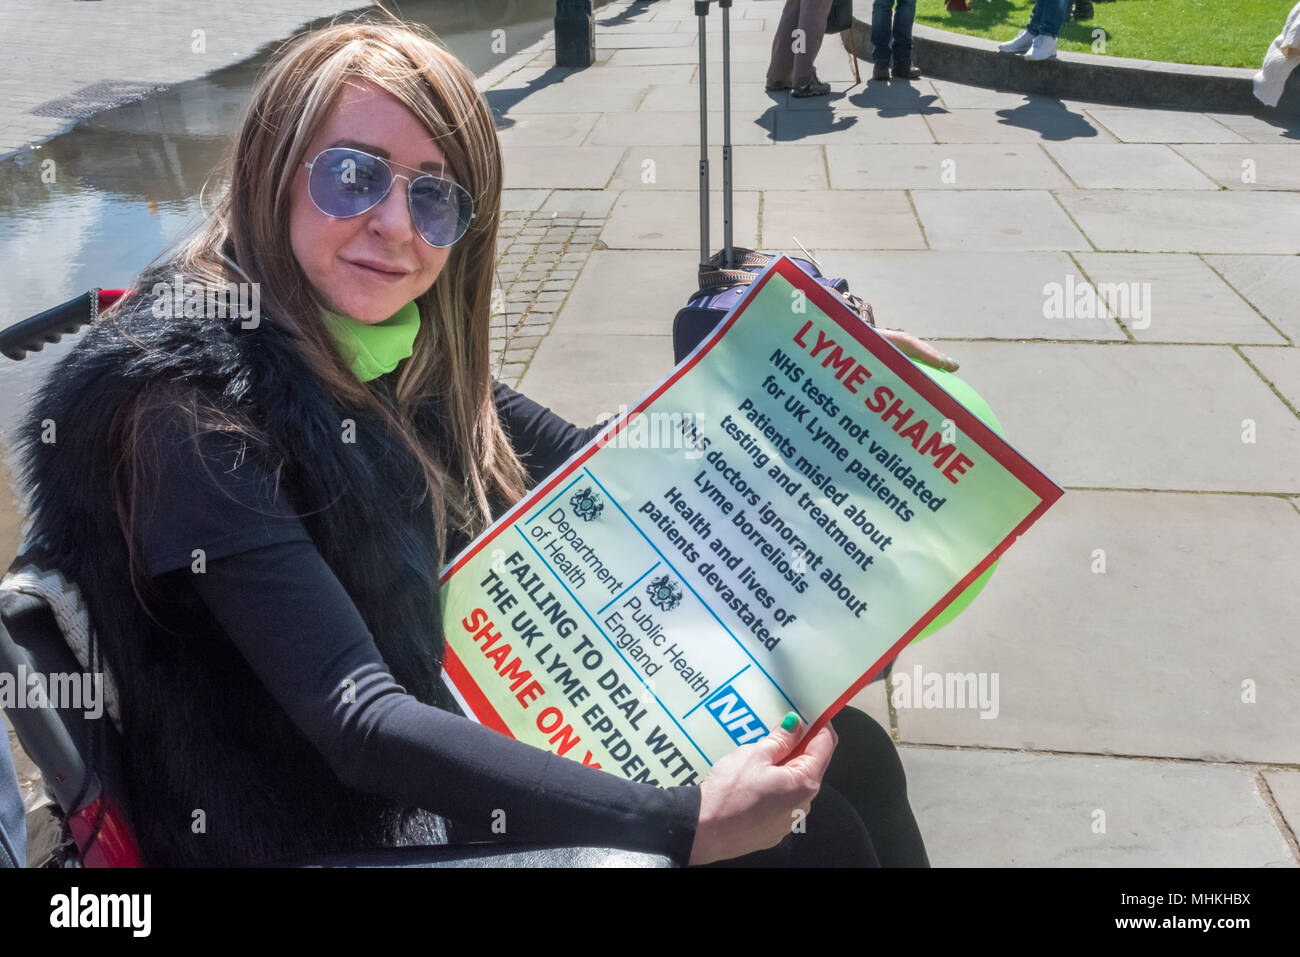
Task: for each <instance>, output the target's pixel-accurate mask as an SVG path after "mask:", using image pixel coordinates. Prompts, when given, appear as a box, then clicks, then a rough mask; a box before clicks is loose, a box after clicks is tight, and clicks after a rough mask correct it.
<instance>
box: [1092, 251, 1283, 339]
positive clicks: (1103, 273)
mask: <svg viewBox="0 0 1300 957" xmlns="http://www.w3.org/2000/svg"><path fill="white" fill-rule="evenodd" d="M1076 258H1077V259H1078V261H1079V264H1080V265H1081V266H1083V268H1084V271H1085V272H1087V274H1088V278H1089V280H1090V281H1091V282H1092V284H1093V287H1094V289H1095V290H1096V291H1097V292H1098V294H1100V296H1101V298H1103V299H1104V300H1106V301H1107V303H1108V304H1109V305H1110V306H1111V313H1112V314H1113V315H1115V317H1116V318H1117V319H1119V321H1121V322H1122V323H1124V326H1125V327H1126V328H1127V329H1128V330H1129V331H1130V332H1131V333H1132V334H1133V338H1135V339H1137V340H1139V341H1142V342H1224V343H1246V342H1249V343H1270V344H1276V345H1285V344H1286V340H1285V339H1283V338H1282V336H1280V335H1279V334H1278V332H1277V330H1276V329H1274V328H1273V327H1272V326H1270V325H1269V324H1268V323H1267V322H1265V321H1264V320H1263V319H1261V318H1260V316H1259V313H1257V312H1256V311H1255V310H1254V309H1253V308H1251V306H1250V304H1249V303H1248V302H1246V301H1245V300H1244V299H1242V298H1241V296H1239V295H1238V294H1237V293H1236V292H1235V291H1234V290H1233V289H1232V288H1231V287H1230V286H1228V284H1227V283H1225V282H1224V281H1223V280H1222V279H1220V278H1219V276H1218V274H1217V273H1216V272H1215V271H1214V270H1213V269H1211V268H1210V267H1209V266H1207V265H1206V264H1205V263H1204V262H1203V261H1202V260H1201V259H1200V258H1199V257H1197V256H1191V255H1187V254H1176V253H1174V254H1170V253H1079V254H1078V256H1077V257H1076Z"/></svg>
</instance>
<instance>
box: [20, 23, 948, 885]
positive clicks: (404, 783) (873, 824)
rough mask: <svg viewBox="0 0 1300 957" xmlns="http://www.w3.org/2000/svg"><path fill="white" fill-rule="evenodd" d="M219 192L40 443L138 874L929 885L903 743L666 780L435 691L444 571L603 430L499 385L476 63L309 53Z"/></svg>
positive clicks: (314, 39) (80, 370) (842, 738)
mask: <svg viewBox="0 0 1300 957" xmlns="http://www.w3.org/2000/svg"><path fill="white" fill-rule="evenodd" d="M222 173H223V175H222V177H221V180H222V191H221V193H220V196H219V200H218V202H217V203H216V206H215V209H214V211H213V212H212V213H211V215H210V216H209V217H208V218H207V220H206V221H205V223H204V224H203V225H202V226H201V228H199V229H198V231H196V232H195V233H194V234H193V235H192V236H190V237H188V238H186V239H185V240H184V241H183V243H182V244H181V245H179V246H177V247H176V249H175V250H173V251H170V252H169V253H166V254H164V255H162V256H160V257H159V259H158V260H156V261H155V263H154V264H153V265H151V266H150V267H149V268H147V269H146V270H145V271H144V273H142V274H141V275H140V276H139V277H138V278H137V280H136V282H135V283H134V285H133V287H132V288H133V294H132V295H131V296H130V297H127V298H124V299H123V300H121V301H120V302H119V304H118V305H115V306H114V307H113V308H112V309H111V310H109V311H108V312H107V313H106V314H105V315H104V316H102V317H101V318H100V319H99V320H98V321H97V322H95V323H94V324H93V325H92V326H91V328H90V329H89V330H88V331H87V332H86V334H85V335H84V336H83V337H82V339H81V340H80V341H79V342H78V343H77V346H76V347H75V349H74V350H73V351H72V352H71V353H70V354H69V355H68V356H67V357H66V358H65V359H64V360H63V361H62V362H61V363H60V365H59V367H58V368H57V369H56V370H55V372H54V374H53V375H52V376H51V377H50V379H49V380H48V381H47V382H46V383H45V384H44V385H43V387H42V388H41V390H40V391H39V393H38V394H37V395H36V397H35V399H34V402H33V405H32V408H31V410H30V413H29V416H28V418H27V420H26V421H25V423H24V427H23V432H22V436H21V439H20V443H21V452H22V457H23V471H22V480H23V484H24V487H25V489H26V491H27V493H28V496H29V504H30V512H31V518H32V523H33V524H32V526H31V532H30V534H29V549H28V551H29V553H30V555H31V558H32V559H33V560H34V561H38V562H40V563H42V564H45V565H47V566H49V567H54V568H58V569H60V570H62V571H64V572H65V573H66V574H68V575H69V577H70V578H72V579H73V580H74V581H76V582H78V583H79V584H80V586H81V589H82V593H83V595H84V597H85V600H86V602H87V606H88V609H89V612H90V615H91V620H92V622H93V624H94V627H95V629H96V633H97V635H98V641H99V645H100V648H101V649H102V653H103V655H104V660H105V661H106V663H107V665H108V667H109V668H110V670H111V671H112V672H113V674H114V676H115V678H116V681H117V684H118V687H119V690H120V698H121V710H122V714H121V718H122V737H121V754H122V758H123V765H124V768H123V769H124V776H125V791H126V794H125V797H126V799H127V807H128V808H129V811H130V813H131V816H132V819H133V825H134V828H135V831H136V836H137V838H138V840H139V843H140V847H141V850H142V852H143V856H144V859H145V862H146V863H149V864H154V865H253V864H266V863H293V862H300V861H309V860H312V859H320V858H322V857H323V856H334V855H340V854H346V853H349V852H354V851H362V850H371V849H375V848H390V847H399V846H407V847H409V846H412V845H436V844H445V843H449V842H451V843H456V842H473V841H509V842H511V843H515V844H551V845H588V846H598V847H610V848H622V849H627V850H643V851H650V852H656V853H659V854H663V855H666V856H668V857H669V858H671V859H672V860H673V861H674V862H676V863H678V864H683V865H685V864H708V863H712V862H730V863H739V864H765V863H766V864H771V863H777V864H780V863H790V864H830V863H848V864H872V865H874V864H877V863H883V864H886V865H890V864H905V865H916V864H920V865H924V864H925V863H926V855H925V849H924V846H923V844H922V842H921V839H920V835H919V833H918V831H917V829H916V824H915V822H914V820H913V818H912V814H911V811H910V809H909V808H908V804H907V798H906V788H905V783H904V780H903V773H902V767H901V765H900V763H899V760H898V756H897V753H896V752H895V749H894V747H893V744H892V743H891V742H890V740H889V736H888V734H886V733H885V732H884V731H883V730H882V729H881V728H880V727H879V726H878V725H877V724H875V723H874V722H873V721H872V720H871V719H870V718H867V717H866V716H865V715H863V714H861V713H860V712H857V711H854V710H853V709H845V710H844V711H843V712H841V714H840V715H839V716H838V717H837V718H836V719H835V721H834V724H833V727H827V728H826V729H824V730H822V731H821V732H820V733H819V734H817V735H816V736H815V737H814V738H813V740H812V741H811V742H810V743H809V744H808V746H807V748H806V749H805V750H804V751H803V752H802V753H801V754H799V755H798V756H797V757H795V758H793V759H792V760H788V761H785V760H784V759H785V758H786V757H787V755H788V753H789V752H790V750H791V749H792V745H793V743H794V742H795V740H796V739H797V737H798V728H797V726H796V727H783V728H777V729H776V730H775V731H773V732H772V733H771V734H770V735H769V736H768V737H767V738H765V739H764V740H761V741H759V742H757V743H754V744H752V745H749V746H746V747H744V748H741V749H740V750H738V751H736V752H735V753H733V754H732V755H730V756H729V757H727V758H725V759H723V760H721V761H719V762H718V763H717V764H716V765H714V766H713V768H712V769H711V770H710V772H709V773H708V775H707V777H705V778H704V779H703V780H702V781H701V782H700V783H698V784H695V785H693V786H689V787H670V788H660V787H655V786H652V785H649V784H638V783H633V782H630V781H627V780H624V779H622V778H621V777H618V776H615V775H613V774H609V773H607V772H605V771H600V770H595V769H592V768H588V767H584V766H583V765H582V764H581V763H580V762H577V761H574V760H571V759H569V758H562V757H559V756H557V755H554V754H551V753H549V752H546V751H542V750H539V749H535V748H533V747H530V746H528V745H525V744H522V743H520V742H517V741H514V740H513V739H510V738H508V737H506V736H504V735H501V734H498V733H497V732H495V731H493V730H490V729H488V728H486V727H483V726H481V725H478V724H476V723H475V722H473V721H471V720H469V719H468V718H466V717H463V716H462V715H461V714H460V713H459V710H458V708H457V706H456V704H455V702H454V701H453V700H451V699H450V698H449V697H448V696H447V694H446V692H445V689H444V686H443V685H442V682H441V663H442V647H443V645H442V630H441V625H440V620H439V603H438V595H437V579H438V571H439V568H440V567H441V564H442V562H443V561H444V560H445V559H446V558H447V557H448V556H450V555H452V554H454V553H455V552H456V551H458V550H459V549H460V548H461V547H463V546H464V545H465V544H466V543H467V542H468V541H469V540H471V538H472V537H473V536H475V535H477V534H478V533H479V532H481V531H482V530H483V529H485V528H486V527H487V526H488V525H489V524H490V523H491V522H492V521H493V519H494V518H495V517H496V516H499V515H500V514H501V513H502V512H503V511H504V510H505V509H506V508H507V507H509V506H510V505H511V504H513V503H514V502H516V501H518V499H519V498H520V497H521V496H522V495H523V494H524V493H525V491H526V490H527V489H528V488H530V487H532V485H533V484H535V483H536V482H537V481H539V480H540V479H541V478H543V477H544V476H545V475H546V474H547V473H548V472H550V471H551V470H553V469H554V468H555V467H557V466H558V465H559V464H560V463H562V462H564V461H565V460H566V459H567V458H568V457H569V456H570V455H571V454H572V453H573V452H574V451H576V450H577V449H578V448H580V447H581V446H582V445H584V444H585V443H586V442H587V441H588V440H589V439H590V438H591V437H592V436H594V434H595V431H596V430H595V429H585V430H584V429H579V428H576V427H574V426H572V425H570V424H569V423H568V422H565V421H564V420H563V419H561V418H559V417H558V416H556V415H554V414H553V413H551V412H550V411H549V410H547V409H544V408H542V407H540V406H538V405H536V404H534V403H532V402H531V401H529V400H528V399H526V398H525V397H524V396H522V395H520V394H518V393H516V392H514V391H512V390H511V389H509V388H506V387H505V386H503V385H498V384H497V383H495V382H494V381H493V378H492V375H491V359H490V347H489V316H490V303H491V298H492V287H493V268H494V262H495V257H496V240H497V228H498V222H499V218H500V211H501V199H502V158H501V150H500V147H499V144H498V141H497V137H496V133H495V128H494V123H493V117H492V113H491V111H490V110H489V108H488V106H487V104H486V103H485V101H484V99H483V97H482V96H481V95H480V94H479V92H478V91H477V90H476V88H475V83H474V76H473V74H472V73H471V72H470V71H469V70H468V69H467V68H466V67H465V66H463V65H462V64H461V63H460V62H458V61H457V60H456V59H455V58H454V57H453V56H452V55H451V54H450V53H449V52H447V50H445V49H444V48H443V47H442V46H441V45H440V44H439V43H438V42H437V41H436V39H435V38H433V37H432V36H431V35H430V34H428V33H427V31H425V30H424V29H423V28H420V27H413V26H408V25H405V24H401V23H398V22H393V21H389V20H384V21H382V22H360V23H353V24H346V25H337V26H333V27H330V28H327V29H323V30H319V31H316V32H313V33H309V34H305V35H303V36H301V37H299V38H297V39H295V40H294V41H293V42H292V43H290V44H288V45H287V46H286V47H285V48H283V49H282V50H281V51H280V52H279V53H278V54H277V55H276V57H275V58H274V60H273V61H272V62H271V63H270V64H269V65H268V66H267V67H266V68H265V71H264V73H263V75H262V76H261V78H260V80H259V82H258V83H257V85H256V88H255V90H254V91H253V94H252V102H251V104H250V105H249V108H248V112H247V115H246V117H245V119H244V122H243V124H242V128H241V129H240V131H239V134H238V136H237V138H236V140H235V141H234V143H233V144H232V149H231V152H230V154H229V157H228V160H227V165H226V167H225V169H224V170H223V171H222ZM682 225H683V228H685V227H686V225H687V224H682ZM196 290H197V292H196ZM235 290H238V291H239V292H238V296H239V303H240V305H241V307H242V308H238V309H237V308H233V306H232V303H233V302H234V299H235ZM218 298H219V299H220V300H221V301H220V302H218V303H217V305H218V308H215V309H214V308H213V303H214V301H216V300H217V299H218ZM250 304H255V305H256V308H254V309H250V308H247V307H248V306H249V305H250ZM223 307H224V308H223ZM912 342H913V343H915V341H914V340H912ZM924 354H925V355H927V356H931V355H932V350H930V351H929V352H925V353H924ZM935 364H938V360H937V359H936V361H935ZM51 423H53V425H54V428H55V429H56V430H57V431H56V432H55V435H56V436H57V440H56V441H47V440H45V439H43V437H42V436H43V435H48V433H49V431H50V424H51ZM800 810H802V811H804V812H806V813H807V820H806V821H804V825H803V827H801V828H793V829H792V821H796V820H799V819H800V817H801V815H799V814H797V813H796V812H798V811H800Z"/></svg>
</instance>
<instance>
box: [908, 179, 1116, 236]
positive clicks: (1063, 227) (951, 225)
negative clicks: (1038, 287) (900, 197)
mask: <svg viewBox="0 0 1300 957" xmlns="http://www.w3.org/2000/svg"><path fill="white" fill-rule="evenodd" d="M1063 192H1064V193H1065V195H1069V191H1063ZM912 202H913V203H915V204H916V212H917V215H918V216H920V217H921V224H922V225H923V226H924V227H925V235H926V238H927V239H928V240H929V243H930V246H931V248H933V249H956V250H968V251H972V252H974V251H984V250H993V249H1000V250H1022V249H1091V248H1092V247H1091V245H1090V244H1089V243H1088V240H1087V239H1085V238H1084V236H1083V234H1082V233H1080V232H1079V230H1078V229H1077V228H1076V227H1075V225H1074V223H1072V222H1070V217H1068V216H1067V215H1066V214H1065V213H1064V212H1062V211H1061V207H1060V206H1058V205H1057V203H1056V200H1054V199H1053V198H1052V194H1050V193H1047V192H1043V191H1040V190H959V191H957V190H954V191H943V190H930V189H926V190H921V189H918V190H914V191H913V192H912Z"/></svg>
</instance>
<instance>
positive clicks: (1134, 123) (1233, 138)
mask: <svg viewBox="0 0 1300 957" xmlns="http://www.w3.org/2000/svg"><path fill="white" fill-rule="evenodd" d="M1088 115H1089V116H1091V117H1092V118H1093V119H1094V120H1096V121H1097V122H1098V123H1100V124H1102V126H1104V127H1106V129H1108V130H1110V131H1111V133H1113V134H1115V136H1116V138H1117V139H1120V140H1122V141H1123V142H1125V143H1242V142H1245V137H1244V136H1242V135H1241V134H1239V133H1236V132H1234V131H1232V130H1231V129H1229V128H1228V127H1226V126H1224V125H1223V124H1222V123H1218V122H1215V121H1214V120H1213V119H1212V118H1211V117H1208V116H1206V115H1205V114H1204V113H1188V112H1186V111H1183V110H1134V109H1128V110H1110V109H1106V108H1105V107H1093V108H1092V109H1090V110H1088Z"/></svg>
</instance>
